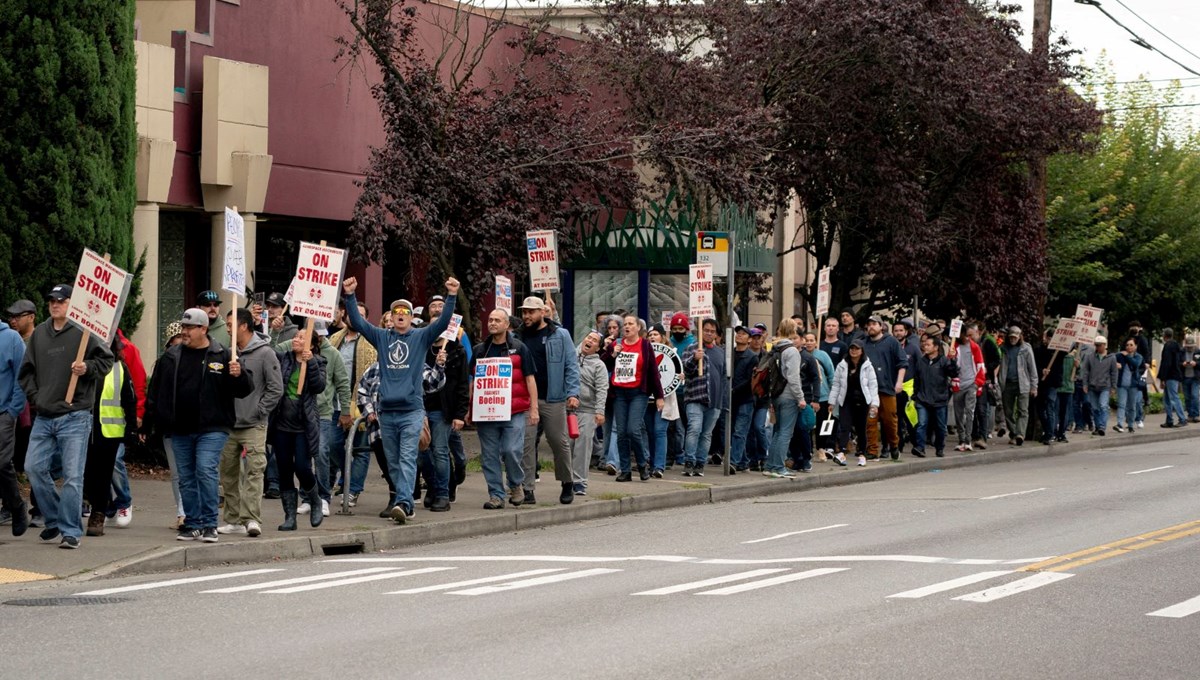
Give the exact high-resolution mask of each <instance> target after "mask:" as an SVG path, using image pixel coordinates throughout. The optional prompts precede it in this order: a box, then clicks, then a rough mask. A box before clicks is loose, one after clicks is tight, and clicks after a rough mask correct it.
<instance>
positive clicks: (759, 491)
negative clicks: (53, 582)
mask: <svg viewBox="0 0 1200 680" xmlns="http://www.w3.org/2000/svg"><path fill="white" fill-rule="evenodd" d="M1194 436H1200V427H1194V428H1192V427H1189V428H1186V429H1183V430H1168V431H1163V432H1142V433H1138V434H1136V435H1133V436H1130V435H1116V436H1111V437H1105V438H1103V439H1101V438H1099V437H1090V436H1089V438H1088V439H1086V440H1085V439H1079V440H1078V441H1075V442H1071V443H1068V444H1055V445H1053V446H1049V447H1047V446H1042V445H1041V444H1037V443H1032V444H1027V445H1026V446H1022V447H1010V446H1006V445H997V446H996V447H994V448H989V449H988V450H987V451H981V452H972V453H968V454H954V455H952V456H949V457H947V458H925V459H920V458H913V457H912V456H905V458H904V460H903V462H897V463H872V464H871V465H870V466H868V467H866V468H861V469H860V468H857V467H855V466H854V465H853V463H851V465H850V466H849V467H845V468H834V469H828V470H826V471H822V472H818V473H815V474H802V475H800V476H799V477H797V478H795V479H794V480H791V481H786V480H779V479H767V478H762V477H759V478H757V479H754V480H753V481H747V482H744V483H741V482H735V483H733V484H728V485H721V486H709V487H708V488H703V489H680V490H678V491H668V492H663V493H650V494H644V495H630V496H626V497H623V498H620V499H617V500H603V501H593V502H590V503H584V504H579V505H574V504H572V505H563V506H556V507H544V508H538V509H536V510H519V509H518V510H503V511H501V512H499V513H497V514H495V515H486V516H483V517H465V518H463V519H461V520H451V521H446V522H439V523H435V524H421V523H417V524H413V525H409V526H395V527H382V528H379V529H374V530H370V531H353V532H346V533H341V534H329V535H322V536H303V535H300V536H294V537H291V536H289V537H287V538H274V539H263V540H261V541H259V540H256V541H253V542H236V543H235V542H230V543H218V544H216V545H180V546H160V547H158V548H154V549H152V550H148V551H146V552H144V553H141V554H138V555H134V556H132V557H130V558H127V559H124V560H119V561H117V562H114V563H111V564H109V565H106V566H104V567H101V568H99V569H94V570H91V571H89V573H88V574H86V575H81V576H80V577H72V579H71V580H91V579H95V578H111V577H117V576H129V575H133V574H147V573H156V572H166V571H179V570H182V569H194V568H199V567H205V566H216V565H227V564H247V563H256V562H270V561H277V560H294V559H308V558H312V557H324V556H326V555H333V554H345V553H351V552H352V553H359V552H362V553H373V552H378V551H381V550H393V549H396V548H410V547H414V546H418V545H425V544H430V543H440V542H443V541H451V540H456V539H460V538H469V537H472V536H484V535H493V534H502V533H508V532H515V531H522V530H527V529H536V528H540V527H547V526H553V525H557V524H567V523H571V522H579V521H583V520H589V519H601V518H605V517H617V516H620V515H628V514H632V513H638V512H646V511H651V510H665V509H669V508H680V507H687V506H695V505H703V504H707V503H722V502H725V501H734V500H746V499H749V498H759V497H763V496H772V495H776V494H783V493H794V492H797V491H808V490H812V489H819V488H822V487H833V486H845V485H848V484H859V483H863V482H874V481H879V480H882V479H891V478H894V477H903V476H906V475H914V474H918V473H922V472H929V471H932V470H948V469H955V468H961V467H969V466H975V465H990V464H993V463H1008V462H1014V461H1024V460H1035V459H1039V458H1045V457H1047V456H1063V455H1067V454H1070V453H1078V452H1081V451H1096V450H1101V451H1103V450H1106V449H1115V448H1120V447H1124V446H1130V445H1133V444H1154V443H1160V442H1168V441H1177V440H1180V439H1187V438H1191V437H1194ZM722 479H724V478H722ZM697 483H699V482H697Z"/></svg>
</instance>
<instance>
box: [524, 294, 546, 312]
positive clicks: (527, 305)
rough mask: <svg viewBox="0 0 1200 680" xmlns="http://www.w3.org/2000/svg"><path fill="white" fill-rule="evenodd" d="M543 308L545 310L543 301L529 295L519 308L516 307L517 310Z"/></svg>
mask: <svg viewBox="0 0 1200 680" xmlns="http://www.w3.org/2000/svg"><path fill="white" fill-rule="evenodd" d="M545 308H546V302H545V300H543V299H541V298H540V297H537V296H536V295H530V296H529V297H527V298H525V300H524V301H523V302H521V306H520V307H518V308H517V309H545Z"/></svg>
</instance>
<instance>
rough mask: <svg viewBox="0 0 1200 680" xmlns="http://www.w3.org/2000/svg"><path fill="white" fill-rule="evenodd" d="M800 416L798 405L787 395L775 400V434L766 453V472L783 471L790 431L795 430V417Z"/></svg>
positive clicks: (790, 441)
mask: <svg viewBox="0 0 1200 680" xmlns="http://www.w3.org/2000/svg"><path fill="white" fill-rule="evenodd" d="M799 416H800V405H799V404H797V403H796V400H795V399H793V398H791V397H789V396H786V395H785V396H782V397H779V398H778V399H776V400H775V436H774V437H772V439H771V452H770V453H769V454H768V455H767V466H766V467H767V472H783V471H784V470H786V469H787V468H786V467H784V465H783V461H784V460H785V459H786V458H787V455H788V450H789V448H790V447H791V444H792V433H793V432H794V431H795V430H796V419H797V418H798V417H799Z"/></svg>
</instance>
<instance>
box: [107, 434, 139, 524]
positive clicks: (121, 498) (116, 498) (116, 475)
mask: <svg viewBox="0 0 1200 680" xmlns="http://www.w3.org/2000/svg"><path fill="white" fill-rule="evenodd" d="M112 487H113V502H112V503H111V504H110V505H109V508H108V509H109V510H110V511H111V512H113V513H115V512H116V511H117V510H124V509H126V508H128V507H129V506H131V505H133V497H132V496H131V495H130V493H129V471H128V470H127V469H126V468H125V445H124V444H121V445H120V446H118V447H117V462H116V463H115V464H114V465H113V478H112Z"/></svg>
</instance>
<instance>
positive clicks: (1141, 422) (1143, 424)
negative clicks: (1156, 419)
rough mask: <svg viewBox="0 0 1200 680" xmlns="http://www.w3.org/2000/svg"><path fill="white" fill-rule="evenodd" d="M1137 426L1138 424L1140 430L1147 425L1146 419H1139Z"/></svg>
mask: <svg viewBox="0 0 1200 680" xmlns="http://www.w3.org/2000/svg"><path fill="white" fill-rule="evenodd" d="M1137 426H1138V429H1139V430H1140V429H1142V428H1144V427H1146V421H1144V420H1139V421H1137Z"/></svg>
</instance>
